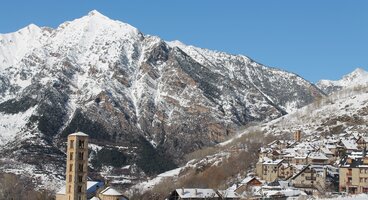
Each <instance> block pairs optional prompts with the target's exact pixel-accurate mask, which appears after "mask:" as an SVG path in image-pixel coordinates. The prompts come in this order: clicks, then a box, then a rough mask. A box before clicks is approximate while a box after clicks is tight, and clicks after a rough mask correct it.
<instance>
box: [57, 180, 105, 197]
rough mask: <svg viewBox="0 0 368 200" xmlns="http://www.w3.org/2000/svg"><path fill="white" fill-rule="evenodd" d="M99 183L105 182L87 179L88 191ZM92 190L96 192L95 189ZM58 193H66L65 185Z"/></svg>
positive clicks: (100, 184)
mask: <svg viewBox="0 0 368 200" xmlns="http://www.w3.org/2000/svg"><path fill="white" fill-rule="evenodd" d="M97 185H99V186H102V185H103V182H98V181H87V192H88V191H89V190H90V189H92V188H93V187H95V186H97ZM91 192H94V191H91ZM56 194H66V190H65V185H64V186H63V187H62V188H61V189H60V190H59V191H58V192H57V193H56Z"/></svg>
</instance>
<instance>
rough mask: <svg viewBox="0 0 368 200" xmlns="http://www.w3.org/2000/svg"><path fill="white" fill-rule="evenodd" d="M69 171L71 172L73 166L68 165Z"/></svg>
mask: <svg viewBox="0 0 368 200" xmlns="http://www.w3.org/2000/svg"><path fill="white" fill-rule="evenodd" d="M69 171H70V172H71V171H73V164H70V165H69Z"/></svg>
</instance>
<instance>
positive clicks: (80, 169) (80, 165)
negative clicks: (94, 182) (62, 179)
mask: <svg viewBox="0 0 368 200" xmlns="http://www.w3.org/2000/svg"><path fill="white" fill-rule="evenodd" d="M78 171H79V172H83V164H79V165H78Z"/></svg>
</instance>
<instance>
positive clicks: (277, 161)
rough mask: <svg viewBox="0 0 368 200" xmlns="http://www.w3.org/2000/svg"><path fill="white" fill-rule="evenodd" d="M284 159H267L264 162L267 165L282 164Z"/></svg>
mask: <svg viewBox="0 0 368 200" xmlns="http://www.w3.org/2000/svg"><path fill="white" fill-rule="evenodd" d="M283 160H284V159H277V160H265V161H264V162H263V164H267V165H278V164H280V163H281V162H282V161H283Z"/></svg>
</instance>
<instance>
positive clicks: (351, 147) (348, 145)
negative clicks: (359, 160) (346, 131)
mask: <svg viewBox="0 0 368 200" xmlns="http://www.w3.org/2000/svg"><path fill="white" fill-rule="evenodd" d="M339 145H340V146H342V148H343V150H344V151H345V153H347V154H350V153H352V152H354V151H359V149H358V145H357V143H356V140H352V139H342V140H341V141H340V143H339Z"/></svg>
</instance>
